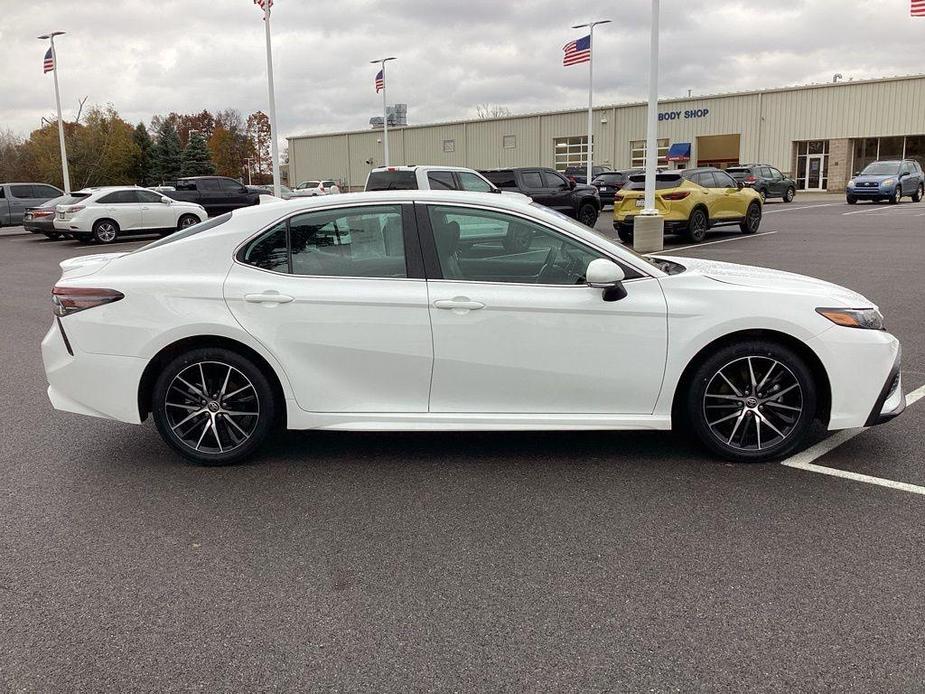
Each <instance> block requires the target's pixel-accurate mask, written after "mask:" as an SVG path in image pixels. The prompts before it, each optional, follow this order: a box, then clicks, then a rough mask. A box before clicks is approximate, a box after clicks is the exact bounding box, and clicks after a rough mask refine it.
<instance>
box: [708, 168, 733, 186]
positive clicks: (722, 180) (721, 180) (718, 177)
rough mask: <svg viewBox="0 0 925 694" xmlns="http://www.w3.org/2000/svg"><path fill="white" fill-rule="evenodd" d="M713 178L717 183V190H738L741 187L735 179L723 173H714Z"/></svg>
mask: <svg viewBox="0 0 925 694" xmlns="http://www.w3.org/2000/svg"><path fill="white" fill-rule="evenodd" d="M713 178H714V180H715V181H716V187H717V188H738V187H739V185H738V184H737V183H736V182H735V179H734V178H733V177H732V176H730V175H729V174H727V173H725V172H723V171H714V172H713Z"/></svg>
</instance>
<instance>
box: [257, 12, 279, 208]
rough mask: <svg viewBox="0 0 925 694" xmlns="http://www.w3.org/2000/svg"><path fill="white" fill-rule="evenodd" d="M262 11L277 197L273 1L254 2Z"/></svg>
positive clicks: (274, 185)
mask: <svg viewBox="0 0 925 694" xmlns="http://www.w3.org/2000/svg"><path fill="white" fill-rule="evenodd" d="M254 3H255V4H257V5H259V6H260V8H261V9H262V10H263V24H264V27H263V28H264V31H265V32H266V35H267V92H268V95H269V97H270V113H269V114H268V115H269V117H270V156H271V158H272V160H273V162H272V163H273V195H275V196H276V197H279V196H280V195H279V143H278V142H277V141H276V88H275V87H274V86H273V46H272V43H271V41H270V8H271V7H272V6H273V0H254Z"/></svg>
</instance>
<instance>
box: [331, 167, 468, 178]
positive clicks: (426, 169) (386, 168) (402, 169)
mask: <svg viewBox="0 0 925 694" xmlns="http://www.w3.org/2000/svg"><path fill="white" fill-rule="evenodd" d="M418 169H423V170H424V171H429V170H431V169H438V170H440V171H475V169H472V168H470V167H468V166H443V165H442V164H408V165H403V166H377V167H375V168H374V169H373V170H372V171H370V173H373V172H376V173H381V172H383V171H417V170H418ZM326 180H327V179H326Z"/></svg>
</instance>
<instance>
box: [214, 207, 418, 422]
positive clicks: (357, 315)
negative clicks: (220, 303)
mask: <svg viewBox="0 0 925 694" xmlns="http://www.w3.org/2000/svg"><path fill="white" fill-rule="evenodd" d="M413 234H415V230H414V216H413V212H412V206H411V204H410V203H408V204H404V205H403V204H388V205H386V204H371V205H356V206H353V207H339V208H332V209H329V210H318V211H312V212H304V213H301V214H296V215H294V216H292V217H290V218H289V219H287V220H284V221H282V222H280V223H279V224H277V225H275V226H274V227H273V228H272V229H269V230H268V231H267V232H265V233H264V234H262V235H261V236H259V237H258V238H257V239H255V240H254V241H252V242H250V243H249V244H247V245H245V246H244V247H243V249H242V250H241V252H240V253H239V255H238V262H236V263H235V264H234V265H233V267H232V269H231V272H230V273H229V274H228V277H227V279H226V280H225V287H224V293H225V301H226V302H227V304H228V307H229V308H230V309H231V312H232V313H233V314H234V316H235V318H236V319H237V321H238V322H239V323H240V324H241V325H242V326H243V327H244V329H245V330H247V332H249V333H250V334H251V335H252V336H253V337H254V338H256V339H257V340H259V341H260V342H261V343H262V344H263V345H264V346H265V347H266V348H267V350H269V351H270V352H272V353H273V354H274V355H275V356H276V358H277V359H278V360H279V362H280V363H281V364H282V366H283V369H284V370H285V373H286V376H287V377H288V379H289V382H290V384H291V385H292V389H293V391H294V393H295V398H296V401H297V402H298V405H299V407H300V408H301V409H303V410H305V411H308V412H369V413H374V412H417V413H422V412H426V411H427V398H428V393H429V391H430V378H431V368H432V366H433V343H432V340H431V330H430V317H429V315H428V311H427V283H426V282H425V280H424V279H423V270H422V266H421V261H420V251H419V250H418V246H417V242H416V240H414V243H411V241H410V240H408V239H406V238H405V237H406V235H413ZM412 238H414V237H412ZM406 248H407V249H408V250H406ZM415 254H417V255H416V256H415ZM415 257H416V258H417V259H415Z"/></svg>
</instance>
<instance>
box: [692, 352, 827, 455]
mask: <svg viewBox="0 0 925 694" xmlns="http://www.w3.org/2000/svg"><path fill="white" fill-rule="evenodd" d="M816 400H817V394H816V384H815V381H814V380H813V376H812V372H811V371H810V370H809V367H808V366H807V364H806V362H805V361H804V360H803V358H802V357H800V356H799V355H798V354H797V353H796V352H794V351H793V350H792V349H790V348H789V347H786V346H784V345H782V344H779V343H777V342H773V341H770V340H749V341H743V342H739V343H735V344H731V345H727V346H725V347H722V348H720V349H719V350H717V351H716V352H715V353H714V354H712V355H711V356H709V357H708V358H707V359H706V360H704V362H703V363H701V364H700V365H699V367H698V368H697V369H696V371H695V372H694V375H693V378H692V380H691V386H690V390H689V391H688V393H687V407H686V411H687V417H688V421H689V422H690V424H691V426H692V428H693V430H694V432H695V433H696V434H697V436H698V438H699V439H700V440H701V442H702V443H703V444H704V445H705V446H706V447H707V448H709V449H710V450H711V451H713V452H714V453H716V454H718V455H720V456H723V457H724V458H728V459H729V460H734V461H737V462H763V461H766V460H772V459H776V458H782V457H784V456H786V455H788V454H789V453H791V452H792V451H793V450H794V449H796V448H797V447H798V446H799V445H800V444H801V443H802V442H803V441H804V440H805V438H806V436H807V433H808V432H809V429H810V427H811V425H812V422H813V419H814V418H815V414H816Z"/></svg>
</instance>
